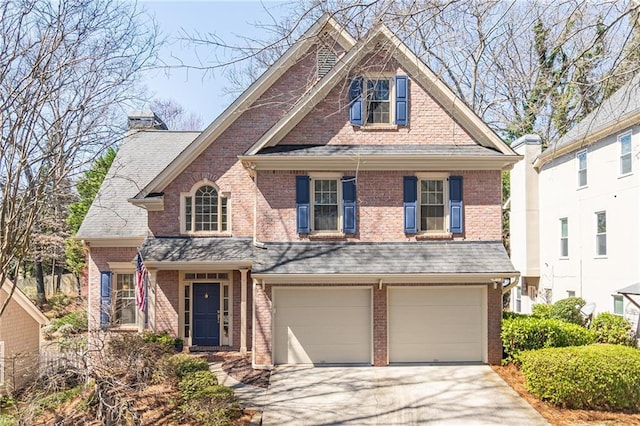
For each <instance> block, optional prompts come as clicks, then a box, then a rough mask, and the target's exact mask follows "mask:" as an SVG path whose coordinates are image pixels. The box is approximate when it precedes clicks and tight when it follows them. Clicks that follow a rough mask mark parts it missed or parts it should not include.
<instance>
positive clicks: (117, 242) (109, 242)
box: [72, 235, 147, 247]
mask: <svg viewBox="0 0 640 426" xmlns="http://www.w3.org/2000/svg"><path fill="white" fill-rule="evenodd" d="M146 237H147V236H146V235H145V236H139V237H100V238H92V237H90V238H82V237H80V238H75V237H72V238H73V239H75V240H80V241H82V242H83V243H85V244H86V245H87V247H140V246H141V245H142V243H143V242H144V240H145V238H146Z"/></svg>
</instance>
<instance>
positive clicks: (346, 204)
mask: <svg viewBox="0 0 640 426" xmlns="http://www.w3.org/2000/svg"><path fill="white" fill-rule="evenodd" d="M342 212H343V213H342V216H343V219H342V220H343V225H342V232H344V233H345V234H355V233H356V231H357V225H356V223H357V212H356V178H355V177H354V176H345V177H343V178H342Z"/></svg>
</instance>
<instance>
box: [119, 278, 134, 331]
mask: <svg viewBox="0 0 640 426" xmlns="http://www.w3.org/2000/svg"><path fill="white" fill-rule="evenodd" d="M133 276H134V275H133V274H116V322H117V323H118V324H120V325H123V324H135V322H136V305H135V299H136V290H135V284H134V278H133Z"/></svg>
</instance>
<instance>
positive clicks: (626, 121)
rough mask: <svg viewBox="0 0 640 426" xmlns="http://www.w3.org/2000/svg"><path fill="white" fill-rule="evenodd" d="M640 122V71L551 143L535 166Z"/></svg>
mask: <svg viewBox="0 0 640 426" xmlns="http://www.w3.org/2000/svg"><path fill="white" fill-rule="evenodd" d="M639 122H640V74H637V75H636V76H635V77H634V78H632V79H631V81H629V82H628V83H627V84H625V85H624V86H622V87H621V88H620V89H618V90H617V91H616V92H615V93H614V94H613V95H611V96H610V97H609V98H608V99H606V100H605V101H604V102H603V103H602V104H601V105H600V106H599V107H598V108H596V109H595V110H594V111H592V112H591V113H589V114H588V115H587V116H586V117H585V118H583V119H582V120H581V121H580V122H579V123H578V124H576V125H575V126H574V127H573V128H572V129H571V130H569V131H568V132H567V133H566V134H565V135H564V136H563V137H561V138H560V139H558V140H557V141H556V142H553V143H551V144H549V146H548V147H547V149H545V150H544V152H543V153H542V154H541V155H540V157H539V159H538V161H536V164H535V166H536V167H540V166H542V165H543V164H544V163H545V162H547V161H549V160H551V159H552V158H555V157H558V156H559V155H563V154H566V153H567V152H571V151H572V150H575V149H579V148H581V147H584V146H587V145H589V144H591V143H593V142H596V141H598V140H599V139H601V138H603V137H605V136H608V135H609V134H612V133H614V132H617V131H620V130H624V129H625V128H627V127H629V126H631V125H634V124H637V123H639Z"/></svg>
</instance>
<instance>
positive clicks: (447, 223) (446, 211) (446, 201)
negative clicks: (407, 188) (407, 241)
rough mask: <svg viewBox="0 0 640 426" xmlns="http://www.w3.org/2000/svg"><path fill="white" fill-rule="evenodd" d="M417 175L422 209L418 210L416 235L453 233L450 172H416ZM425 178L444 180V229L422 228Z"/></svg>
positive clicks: (419, 202)
mask: <svg viewBox="0 0 640 426" xmlns="http://www.w3.org/2000/svg"><path fill="white" fill-rule="evenodd" d="M416 177H417V178H418V185H417V186H418V188H417V191H418V194H417V197H418V198H417V199H418V207H419V208H420V210H419V211H418V233H417V234H416V235H418V236H420V235H424V236H430V235H433V236H436V235H444V236H449V235H450V234H451V225H450V220H451V219H450V217H449V210H450V209H449V205H450V199H449V177H450V174H449V173H416ZM425 180H434V181H436V180H437V181H442V198H443V200H442V202H443V214H444V218H443V219H444V223H443V229H438V230H435V231H427V230H423V229H421V226H422V181H425Z"/></svg>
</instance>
